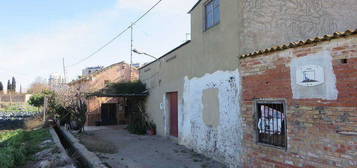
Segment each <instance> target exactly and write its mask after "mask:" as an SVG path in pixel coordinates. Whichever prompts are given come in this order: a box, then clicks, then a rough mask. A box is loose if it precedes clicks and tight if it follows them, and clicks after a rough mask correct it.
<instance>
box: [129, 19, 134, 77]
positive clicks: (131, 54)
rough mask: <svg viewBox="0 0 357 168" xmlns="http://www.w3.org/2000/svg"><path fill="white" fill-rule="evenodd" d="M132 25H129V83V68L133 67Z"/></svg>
mask: <svg viewBox="0 0 357 168" xmlns="http://www.w3.org/2000/svg"><path fill="white" fill-rule="evenodd" d="M133 25H134V24H131V25H130V69H129V74H130V76H129V81H131V67H132V65H133V41H134V40H133Z"/></svg>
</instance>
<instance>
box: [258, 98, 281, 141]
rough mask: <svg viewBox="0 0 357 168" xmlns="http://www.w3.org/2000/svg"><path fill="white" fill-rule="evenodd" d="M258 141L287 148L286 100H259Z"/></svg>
mask: <svg viewBox="0 0 357 168" xmlns="http://www.w3.org/2000/svg"><path fill="white" fill-rule="evenodd" d="M256 112H257V135H258V143H262V144H267V145H272V146H276V147H281V148H286V146H287V145H286V144H287V138H286V113H285V102H284V101H257V102H256Z"/></svg>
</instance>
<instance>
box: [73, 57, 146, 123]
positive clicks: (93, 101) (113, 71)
mask: <svg viewBox="0 0 357 168" xmlns="http://www.w3.org/2000/svg"><path fill="white" fill-rule="evenodd" d="M130 72H131V76H130ZM138 78H139V72H138V70H137V68H134V67H132V69H131V71H130V65H129V64H127V63H124V62H119V63H116V64H113V65H110V66H108V67H106V68H104V69H102V70H100V71H97V72H95V73H92V74H89V75H87V76H83V77H81V78H80V79H78V80H75V81H72V82H71V83H69V85H70V86H71V87H73V88H75V89H78V90H80V91H81V92H84V93H93V92H96V91H99V90H101V89H103V88H105V87H106V86H107V84H109V83H120V82H129V81H136V80H138ZM124 106H125V103H124V100H123V98H111V97H89V98H88V99H87V108H88V112H87V125H96V122H101V124H103V125H116V124H122V123H125V122H126V117H125V107H124Z"/></svg>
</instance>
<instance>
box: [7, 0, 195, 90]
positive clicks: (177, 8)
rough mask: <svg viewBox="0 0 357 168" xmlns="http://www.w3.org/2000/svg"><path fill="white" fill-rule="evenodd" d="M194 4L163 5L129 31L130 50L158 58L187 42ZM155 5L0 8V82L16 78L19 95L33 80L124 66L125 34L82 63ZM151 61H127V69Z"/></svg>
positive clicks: (19, 2) (102, 2)
mask: <svg viewBox="0 0 357 168" xmlns="http://www.w3.org/2000/svg"><path fill="white" fill-rule="evenodd" d="M196 1H197V0H180V1H178V0H163V1H162V2H161V3H160V4H159V5H158V6H157V7H156V8H155V9H154V10H153V11H152V12H150V13H149V14H148V15H147V16H146V17H144V18H143V19H142V20H141V21H140V22H138V23H137V24H136V25H135V26H134V33H133V35H134V42H133V45H134V48H135V49H137V50H139V51H142V52H146V53H149V54H151V55H153V56H156V57H160V56H162V55H163V54H165V53H166V52H168V51H170V50H171V49H173V48H175V47H176V46H178V45H180V44H181V43H183V42H184V41H186V40H187V35H186V34H187V33H190V15H189V14H187V12H188V11H189V10H190V8H191V7H192V6H193V5H194V4H195V3H196ZM156 2H158V0H75V1H73V0H61V1H58V0H26V1H24V0H11V1H1V2H0V81H1V82H3V84H4V85H6V83H7V80H9V79H11V78H12V77H13V76H14V77H15V78H16V83H17V88H20V85H21V86H22V88H23V89H24V90H25V89H26V88H28V87H29V86H30V84H31V83H32V82H34V81H35V79H36V78H38V77H41V78H44V79H48V77H49V75H50V74H51V73H60V74H63V64H62V59H63V58H64V60H65V65H66V71H67V81H71V80H73V79H75V78H77V77H78V75H81V71H82V69H84V68H86V67H89V66H98V65H100V66H108V65H111V64H114V63H117V62H121V61H126V62H129V60H130V32H129V31H128V32H126V33H125V34H123V36H121V37H120V38H118V39H117V40H116V41H115V42H113V43H112V44H110V45H109V46H108V47H106V48H105V49H104V50H102V51H101V52H99V53H98V54H97V55H95V56H93V57H91V58H90V59H88V60H86V61H84V62H82V63H80V64H77V65H76V66H71V65H73V64H74V63H76V62H78V61H80V60H82V59H83V58H85V57H87V56H88V55H90V54H91V53H93V52H94V51H95V50H97V49H98V48H99V47H101V46H102V45H103V44H105V43H106V42H108V41H109V40H110V39H112V38H113V37H114V36H115V35H117V34H118V33H120V32H121V31H122V30H123V29H125V28H127V27H128V25H129V24H130V23H132V22H133V21H134V20H136V19H137V18H138V17H140V16H141V15H142V14H143V13H144V12H145V11H146V10H148V9H149V8H150V7H151V6H153V5H154V4H155V3H156ZM152 60H153V59H152V58H150V57H145V56H143V55H136V54H134V56H133V63H146V62H150V61H152Z"/></svg>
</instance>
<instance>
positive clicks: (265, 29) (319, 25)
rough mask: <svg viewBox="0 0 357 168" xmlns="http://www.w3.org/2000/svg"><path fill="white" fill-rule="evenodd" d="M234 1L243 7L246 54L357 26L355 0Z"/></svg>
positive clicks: (242, 42) (243, 40) (244, 49)
mask: <svg viewBox="0 0 357 168" xmlns="http://www.w3.org/2000/svg"><path fill="white" fill-rule="evenodd" d="M235 1H241V4H242V5H241V6H242V8H241V9H240V10H241V11H242V13H241V15H240V17H242V18H243V20H244V21H243V22H242V24H241V25H239V26H242V27H243V28H242V29H241V30H242V31H241V32H240V39H241V45H242V52H243V53H250V52H254V51H256V50H258V49H265V48H270V47H272V46H276V45H281V44H285V43H288V42H294V41H299V40H305V39H308V38H314V37H317V36H323V35H326V34H332V33H334V32H336V31H341V32H343V31H346V30H347V29H356V27H357V20H356V19H355V18H356V14H357V1H356V0H235ZM222 3H224V1H222Z"/></svg>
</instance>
